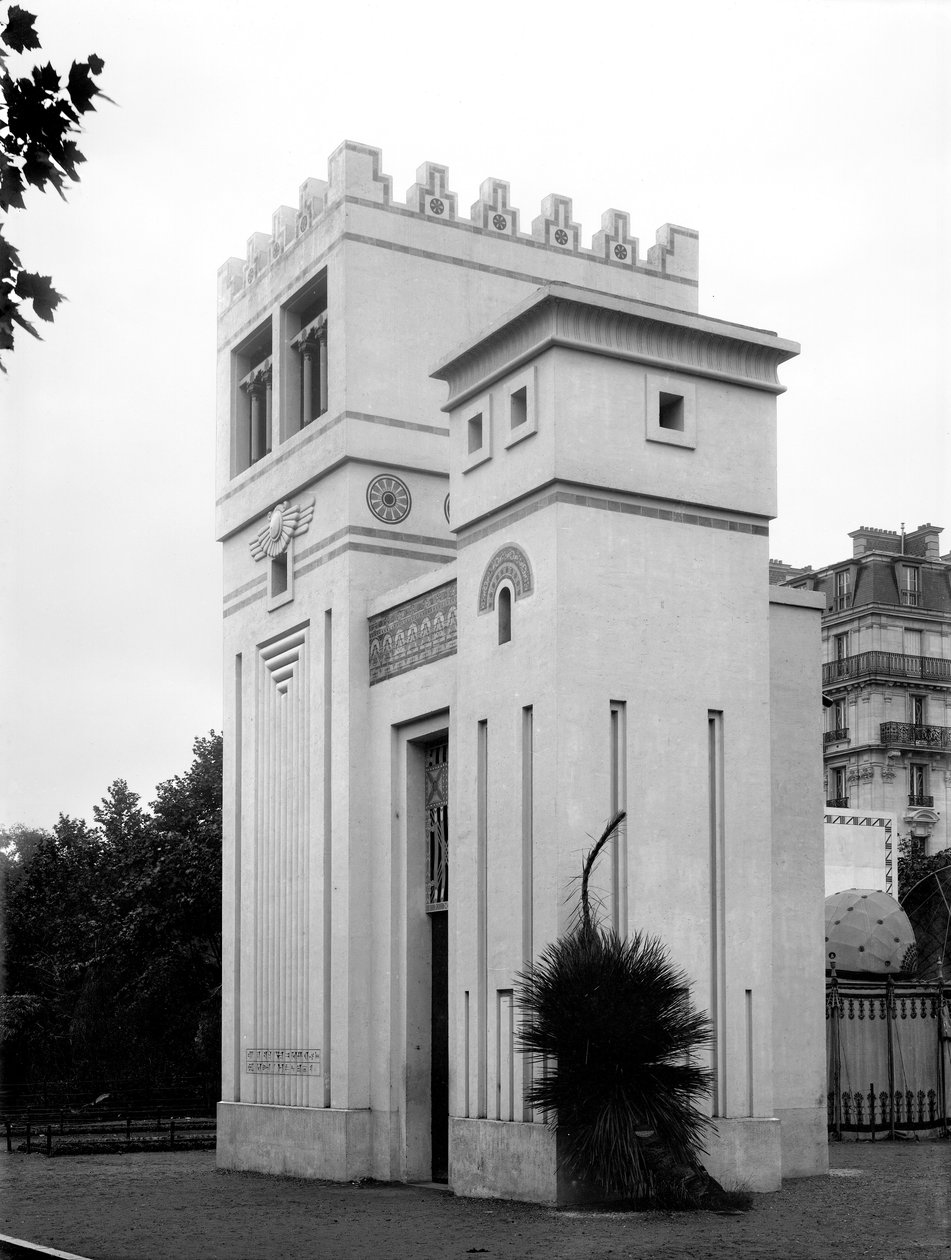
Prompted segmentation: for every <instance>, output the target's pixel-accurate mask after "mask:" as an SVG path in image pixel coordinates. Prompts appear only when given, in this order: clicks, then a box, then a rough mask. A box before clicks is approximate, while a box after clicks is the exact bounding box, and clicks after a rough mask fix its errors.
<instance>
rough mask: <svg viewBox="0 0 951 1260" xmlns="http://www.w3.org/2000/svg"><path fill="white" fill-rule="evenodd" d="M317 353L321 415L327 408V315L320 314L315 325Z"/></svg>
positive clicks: (319, 413) (319, 412)
mask: <svg viewBox="0 0 951 1260" xmlns="http://www.w3.org/2000/svg"><path fill="white" fill-rule="evenodd" d="M317 355H318V367H319V371H320V382H319V388H320V410H319V411H318V413H317V414H318V415H321V416H322V415H323V414H324V412H325V411H326V410H327V316H326V315H323V316H321V320H320V322H319V323H318V326H317Z"/></svg>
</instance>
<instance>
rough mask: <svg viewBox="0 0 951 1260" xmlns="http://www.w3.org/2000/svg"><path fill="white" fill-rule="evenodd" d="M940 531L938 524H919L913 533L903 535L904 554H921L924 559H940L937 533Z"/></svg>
mask: <svg viewBox="0 0 951 1260" xmlns="http://www.w3.org/2000/svg"><path fill="white" fill-rule="evenodd" d="M941 532H942V527H941V526H940V525H932V524H930V523H929V524H927V525H919V526H918V528H917V529H916V530H915V531H914V533H911V534H906V535H905V554H906V555H909V556H923V557H924V558H925V559H926V560H940V559H941V548H940V546H939V544H938V535H939V534H940V533H941Z"/></svg>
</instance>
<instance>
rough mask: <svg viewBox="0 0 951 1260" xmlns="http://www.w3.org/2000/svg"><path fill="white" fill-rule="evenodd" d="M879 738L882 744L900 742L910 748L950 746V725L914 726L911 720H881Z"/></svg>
mask: <svg viewBox="0 0 951 1260" xmlns="http://www.w3.org/2000/svg"><path fill="white" fill-rule="evenodd" d="M880 738H881V742H882V743H883V744H901V745H907V746H908V747H911V748H951V726H916V725H915V724H914V723H913V722H883V723H882V725H881V728H880Z"/></svg>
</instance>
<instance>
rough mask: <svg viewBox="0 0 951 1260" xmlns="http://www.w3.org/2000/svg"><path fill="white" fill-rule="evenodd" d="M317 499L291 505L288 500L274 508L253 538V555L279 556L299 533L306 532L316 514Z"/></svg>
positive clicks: (261, 556) (258, 557)
mask: <svg viewBox="0 0 951 1260" xmlns="http://www.w3.org/2000/svg"><path fill="white" fill-rule="evenodd" d="M315 503H316V500H315V499H311V501H310V502H309V503H307V504H303V505H302V504H299V503H298V504H296V505H295V506H294V507H291V506H290V504H288V503H287V502H286V501H285V502H284V503H279V504H278V505H277V507H276V508H273V509H272V511H271V513H270V515H269V516H268V518H267V521H266V522H265V523H264V525H263V526H262V527H261V528H260V529H259V530H258V532H257V535H256V536H255V537H254V538H252V539H251V542H250V547H251V555H252V556H253V557H254V559H255V560H263V559H264V557H265V556H272V557H273V556H279V555H280V554H281V552H282V551H284V550H286V548H287V544H288V543H289V542H290V541H291V539H292V538H296V537H297V536H298V535H299V534H306V533H307V530H308V528H309V527H310V521H311V517H312V516H313V515H314V504H315Z"/></svg>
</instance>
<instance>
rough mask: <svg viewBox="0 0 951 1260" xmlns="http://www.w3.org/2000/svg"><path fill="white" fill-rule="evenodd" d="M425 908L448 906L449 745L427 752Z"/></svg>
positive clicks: (439, 746) (436, 746) (428, 749)
mask: <svg viewBox="0 0 951 1260" xmlns="http://www.w3.org/2000/svg"><path fill="white" fill-rule="evenodd" d="M425 784H426V908H427V910H443V909H445V908H446V907H447V906H448V904H449V745H448V744H447V743H442V744H431V745H430V746H429V748H427V749H426V765H425Z"/></svg>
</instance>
